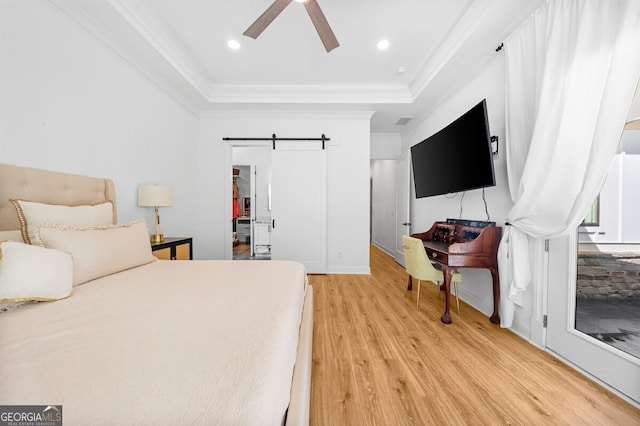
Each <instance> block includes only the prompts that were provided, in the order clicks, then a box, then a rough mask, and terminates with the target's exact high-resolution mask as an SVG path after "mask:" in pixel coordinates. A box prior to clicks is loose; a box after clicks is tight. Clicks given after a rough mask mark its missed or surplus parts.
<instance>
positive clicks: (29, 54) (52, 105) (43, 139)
mask: <svg viewBox="0 0 640 426" xmlns="http://www.w3.org/2000/svg"><path fill="white" fill-rule="evenodd" d="M196 137H197V117H195V116H194V115H192V114H191V113H189V112H188V111H187V110H185V109H184V108H183V107H182V106H180V104H178V103H177V102H175V101H174V100H173V99H172V98H170V97H169V96H168V95H167V94H166V93H165V92H163V91H162V90H160V89H159V88H158V87H157V86H156V85H155V84H153V83H151V82H150V81H149V80H147V79H146V78H145V77H144V76H142V75H141V74H140V73H139V72H137V71H136V70H135V69H133V68H132V67H131V66H130V65H129V64H128V63H126V62H125V61H124V60H123V59H122V58H121V57H119V56H117V55H116V54H115V53H114V52H113V51H111V50H109V49H108V48H106V47H105V46H104V45H103V44H102V43H100V42H99V41H97V40H96V39H95V38H94V37H93V36H90V35H89V34H88V33H87V32H86V31H85V30H84V29H83V28H81V27H79V26H78V25H76V24H75V22H73V21H72V20H70V19H69V18H67V17H66V15H63V14H62V13H60V12H59V11H58V10H57V9H55V8H54V7H52V6H50V4H49V3H48V2H44V1H34V0H20V1H3V2H0V162H2V163H7V164H14V165H21V166H29V167H36V168H44V169H49V170H56V171H63V172H69V173H76V174H85V175H91V176H104V177H109V178H111V179H113V180H114V183H115V186H116V196H117V201H116V202H117V205H118V215H119V216H118V219H119V221H120V222H128V221H130V220H133V219H136V218H139V217H144V218H145V219H146V220H147V223H150V224H152V223H153V211H152V209H149V208H141V207H137V187H138V185H140V184H145V183H161V184H166V185H169V186H171V187H172V188H173V196H174V200H173V202H174V206H173V207H167V208H162V209H161V213H160V214H161V217H162V225H163V230H164V232H165V234H166V235H168V236H190V235H193V234H194V231H195V226H194V225H193V224H192V222H191V221H189V217H190V216H192V212H193V210H194V207H195V191H194V189H193V188H194V186H193V182H194V181H195V180H196V177H197V173H196V172H197V171H196V170H195V168H194V167H192V165H193V164H195V161H196V152H197V151H196V148H197V145H196Z"/></svg>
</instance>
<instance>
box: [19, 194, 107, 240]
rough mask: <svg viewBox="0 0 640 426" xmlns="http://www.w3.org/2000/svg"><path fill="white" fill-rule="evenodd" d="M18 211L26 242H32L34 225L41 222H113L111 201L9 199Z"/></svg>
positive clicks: (103, 224)
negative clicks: (78, 202) (82, 202)
mask: <svg viewBox="0 0 640 426" xmlns="http://www.w3.org/2000/svg"><path fill="white" fill-rule="evenodd" d="M9 201H11V203H13V205H14V206H15V208H16V211H17V212H18V218H19V219H20V225H21V230H22V238H23V240H24V242H25V243H27V244H35V243H34V238H33V237H34V234H35V228H36V226H38V225H40V224H43V223H57V224H59V225H71V226H80V227H84V226H108V225H111V224H112V223H113V204H112V203H111V201H107V202H105V203H100V204H94V205H80V206H64V205H58V204H45V203H36V202H33V201H25V200H16V199H11V200H9Z"/></svg>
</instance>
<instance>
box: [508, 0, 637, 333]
mask: <svg viewBox="0 0 640 426" xmlns="http://www.w3.org/2000/svg"><path fill="white" fill-rule="evenodd" d="M505 53H506V61H507V95H506V96H507V99H506V110H507V117H506V138H507V148H506V151H507V153H506V159H507V175H508V181H509V190H510V192H511V198H512V200H513V202H514V206H513V208H512V209H511V210H510V212H509V213H508V215H507V222H508V223H510V224H511V226H506V227H505V232H504V234H503V238H502V241H501V243H500V249H499V253H498V262H499V267H500V282H501V288H500V290H501V300H500V315H501V320H502V326H503V327H511V325H512V322H513V317H514V312H515V309H516V307H517V306H521V305H522V296H523V293H524V292H525V290H526V289H527V286H528V285H529V283H530V282H531V276H532V272H531V255H530V253H529V245H530V244H533V243H534V242H535V239H539V238H549V237H553V236H558V235H562V234H564V233H566V232H568V231H569V230H571V229H575V228H576V227H577V226H578V225H579V224H580V222H581V221H582V218H583V217H584V216H585V214H586V212H587V210H588V209H589V207H590V206H591V204H592V202H593V200H594V199H595V197H596V196H597V194H598V193H599V191H600V189H601V188H602V185H603V183H604V181H605V179H606V176H607V172H608V170H609V165H610V163H611V160H612V159H613V156H614V154H615V152H616V147H617V145H618V142H619V140H620V137H621V134H622V130H623V127H624V122H625V118H626V116H627V113H628V110H629V106H630V105H631V100H632V98H633V94H634V92H635V87H636V84H637V83H638V79H639V78H640V0H551V1H550V2H549V3H547V4H546V5H545V6H544V7H542V8H541V9H540V10H539V11H538V12H536V14H535V15H533V16H532V17H531V18H530V19H529V20H528V21H526V22H525V23H524V24H523V25H522V26H521V27H520V28H519V29H518V30H516V31H515V32H514V33H513V34H512V35H510V36H509V38H508V39H507V40H505Z"/></svg>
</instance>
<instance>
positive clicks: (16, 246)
mask: <svg viewBox="0 0 640 426" xmlns="http://www.w3.org/2000/svg"><path fill="white" fill-rule="evenodd" d="M72 283H73V262H72V261H71V255H69V254H68V253H63V252H61V251H58V250H51V249H47V248H44V247H38V246H31V245H29V244H24V243H17V242H13V241H3V242H1V243H0V301H2V302H23V301H30V300H40V301H49V300H58V299H64V298H65V297H69V296H70V295H71V289H72Z"/></svg>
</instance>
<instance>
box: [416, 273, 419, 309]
mask: <svg viewBox="0 0 640 426" xmlns="http://www.w3.org/2000/svg"><path fill="white" fill-rule="evenodd" d="M419 308H420V280H418V292H417V294H416V309H419Z"/></svg>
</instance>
